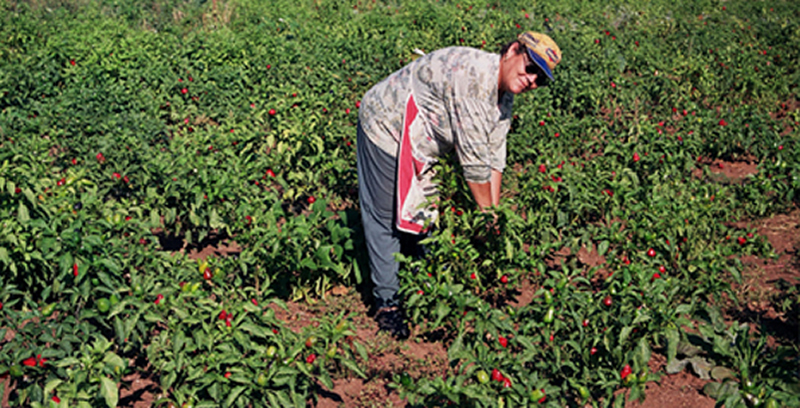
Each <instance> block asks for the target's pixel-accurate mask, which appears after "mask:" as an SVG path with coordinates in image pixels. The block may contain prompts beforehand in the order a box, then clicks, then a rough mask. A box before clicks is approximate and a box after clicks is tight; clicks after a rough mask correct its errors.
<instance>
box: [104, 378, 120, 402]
mask: <svg viewBox="0 0 800 408" xmlns="http://www.w3.org/2000/svg"><path fill="white" fill-rule="evenodd" d="M100 393H101V394H102V395H103V398H105V400H106V405H108V406H109V408H115V407H116V406H117V402H118V401H119V389H118V388H117V384H116V383H115V382H114V381H112V380H111V379H110V378H108V377H105V376H103V377H100Z"/></svg>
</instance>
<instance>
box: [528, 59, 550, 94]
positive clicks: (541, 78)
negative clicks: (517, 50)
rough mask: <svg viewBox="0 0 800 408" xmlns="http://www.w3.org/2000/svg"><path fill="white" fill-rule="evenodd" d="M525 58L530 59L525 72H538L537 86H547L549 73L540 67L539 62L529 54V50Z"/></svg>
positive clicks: (529, 73) (531, 73) (530, 73)
mask: <svg viewBox="0 0 800 408" xmlns="http://www.w3.org/2000/svg"><path fill="white" fill-rule="evenodd" d="M525 59H526V60H527V61H528V63H527V64H526V65H525V73H526V74H528V75H534V74H536V86H537V87H543V86H547V83H548V82H549V79H550V78H548V77H547V74H545V73H544V70H543V69H542V67H540V66H539V65H538V64H536V63H535V62H533V61H532V60H531V56H530V55H528V53H527V52H526V53H525Z"/></svg>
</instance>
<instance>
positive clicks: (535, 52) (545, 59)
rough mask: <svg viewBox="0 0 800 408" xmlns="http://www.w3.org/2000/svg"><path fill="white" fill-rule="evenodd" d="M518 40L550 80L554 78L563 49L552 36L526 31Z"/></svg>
mask: <svg viewBox="0 0 800 408" xmlns="http://www.w3.org/2000/svg"><path fill="white" fill-rule="evenodd" d="M517 40H518V41H519V42H521V43H522V45H524V46H525V48H526V49H527V50H528V56H530V57H531V60H533V62H535V63H536V65H538V66H539V68H541V69H542V71H544V73H545V74H547V77H548V78H550V80H551V81H552V80H554V78H553V68H555V67H556V64H558V63H559V62H561V49H559V48H558V45H557V44H556V42H555V41H553V39H552V38H550V37H548V36H547V35H545V34H542V33H537V32H534V31H526V32H524V33H522V34H520V35H519V36H517Z"/></svg>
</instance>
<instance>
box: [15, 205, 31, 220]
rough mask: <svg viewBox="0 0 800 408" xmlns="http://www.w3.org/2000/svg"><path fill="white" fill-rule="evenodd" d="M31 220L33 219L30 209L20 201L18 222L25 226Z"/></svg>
mask: <svg viewBox="0 0 800 408" xmlns="http://www.w3.org/2000/svg"><path fill="white" fill-rule="evenodd" d="M30 219H31V217H30V215H29V214H28V207H26V206H25V204H23V203H22V201H20V202H19V207H18V208H17V220H18V221H19V222H20V223H21V224H25V223H27V222H28V221H30Z"/></svg>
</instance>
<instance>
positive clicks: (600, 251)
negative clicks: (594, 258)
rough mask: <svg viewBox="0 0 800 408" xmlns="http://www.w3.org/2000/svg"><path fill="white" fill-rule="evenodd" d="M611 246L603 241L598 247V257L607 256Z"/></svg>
mask: <svg viewBox="0 0 800 408" xmlns="http://www.w3.org/2000/svg"><path fill="white" fill-rule="evenodd" d="M609 245H610V243H609V242H608V241H601V242H600V244H599V245H597V255H599V256H603V255H605V253H606V251H608V247H609Z"/></svg>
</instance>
